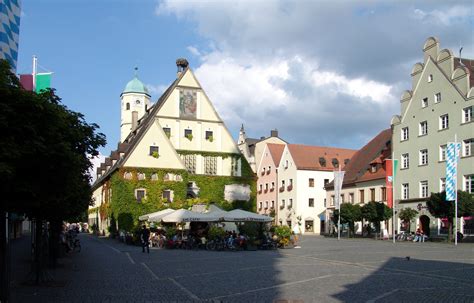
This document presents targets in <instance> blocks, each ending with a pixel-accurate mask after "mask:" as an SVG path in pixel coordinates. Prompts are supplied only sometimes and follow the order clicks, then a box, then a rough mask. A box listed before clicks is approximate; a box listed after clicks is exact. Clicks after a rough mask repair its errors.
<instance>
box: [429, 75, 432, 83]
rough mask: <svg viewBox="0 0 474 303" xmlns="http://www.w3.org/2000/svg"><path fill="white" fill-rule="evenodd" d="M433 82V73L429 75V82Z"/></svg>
mask: <svg viewBox="0 0 474 303" xmlns="http://www.w3.org/2000/svg"><path fill="white" fill-rule="evenodd" d="M430 82H433V75H429V76H428V83H430Z"/></svg>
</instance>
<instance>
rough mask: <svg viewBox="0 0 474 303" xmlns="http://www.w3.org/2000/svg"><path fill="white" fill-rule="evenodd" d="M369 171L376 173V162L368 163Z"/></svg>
mask: <svg viewBox="0 0 474 303" xmlns="http://www.w3.org/2000/svg"><path fill="white" fill-rule="evenodd" d="M370 172H371V173H376V172H377V164H375V163H373V164H370Z"/></svg>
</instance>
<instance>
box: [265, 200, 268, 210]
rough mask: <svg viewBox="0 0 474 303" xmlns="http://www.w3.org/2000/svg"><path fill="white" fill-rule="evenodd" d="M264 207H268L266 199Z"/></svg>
mask: <svg viewBox="0 0 474 303" xmlns="http://www.w3.org/2000/svg"><path fill="white" fill-rule="evenodd" d="M265 209H268V201H265Z"/></svg>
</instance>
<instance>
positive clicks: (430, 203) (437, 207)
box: [426, 190, 474, 242]
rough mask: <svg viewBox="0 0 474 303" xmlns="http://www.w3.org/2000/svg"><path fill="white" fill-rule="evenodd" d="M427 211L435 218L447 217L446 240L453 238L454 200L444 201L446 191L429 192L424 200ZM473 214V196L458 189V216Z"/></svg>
mask: <svg viewBox="0 0 474 303" xmlns="http://www.w3.org/2000/svg"><path fill="white" fill-rule="evenodd" d="M426 206H427V207H428V211H429V212H430V214H431V215H432V216H433V217H435V218H447V219H448V230H449V232H448V241H450V242H451V241H452V239H453V221H454V214H455V203H454V201H446V192H445V191H443V192H440V193H431V196H430V197H429V199H428V200H427V201H426ZM473 214H474V198H473V194H471V193H469V192H466V191H462V190H458V218H460V217H467V216H471V215H473Z"/></svg>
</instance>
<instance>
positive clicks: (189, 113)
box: [179, 89, 197, 119]
mask: <svg viewBox="0 0 474 303" xmlns="http://www.w3.org/2000/svg"><path fill="white" fill-rule="evenodd" d="M196 109H197V92H196V91H195V90H190V89H182V90H180V91H179V117H180V118H188V119H196Z"/></svg>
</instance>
